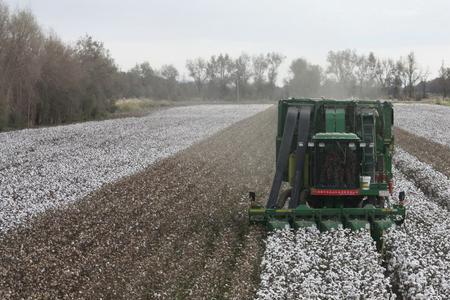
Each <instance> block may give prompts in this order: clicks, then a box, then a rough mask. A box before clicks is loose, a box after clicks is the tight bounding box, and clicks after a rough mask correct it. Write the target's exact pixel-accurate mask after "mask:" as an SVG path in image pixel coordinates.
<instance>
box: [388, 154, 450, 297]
mask: <svg viewBox="0 0 450 300" xmlns="http://www.w3.org/2000/svg"><path fill="white" fill-rule="evenodd" d="M395 159H396V160H398V161H400V162H401V163H398V164H396V165H397V166H398V167H400V170H401V171H402V172H403V171H404V168H408V169H407V170H409V168H411V167H413V168H416V167H417V168H419V171H418V172H417V174H423V173H421V172H422V171H420V170H427V171H426V172H431V174H432V173H433V172H436V171H434V170H432V169H430V168H426V166H425V167H424V166H423V164H422V163H421V162H419V161H418V160H417V159H416V158H415V157H414V156H412V155H410V154H408V153H406V152H404V151H401V150H400V151H397V152H396V155H395ZM408 172H410V171H408ZM408 174H411V173H408ZM394 175H395V182H396V191H395V192H396V193H398V192H399V191H401V190H404V191H406V194H407V199H408V206H407V210H408V216H407V219H406V222H405V224H404V225H403V226H399V227H397V228H396V230H391V231H389V232H388V234H387V235H386V236H387V241H386V244H387V246H388V253H387V255H388V257H389V259H388V266H387V268H388V270H389V271H390V272H392V273H393V274H392V276H394V277H396V278H398V281H399V282H398V286H399V290H400V293H401V294H402V295H403V296H404V297H405V298H411V299H445V298H446V295H447V296H448V295H449V294H450V288H449V286H448V284H446V283H447V282H449V280H450V256H449V255H448V253H449V252H450V227H449V224H448V219H449V218H450V213H449V212H448V211H447V210H446V209H445V208H443V207H442V206H439V205H438V204H437V203H442V202H441V201H439V200H438V199H437V197H436V198H431V199H430V198H428V197H426V196H425V195H424V194H423V192H421V191H420V190H418V189H417V188H416V187H415V185H414V184H413V183H412V182H411V181H408V180H406V179H405V177H404V176H403V175H402V174H401V173H400V172H398V171H397V170H394ZM426 178H428V179H427V180H428V181H427V184H429V185H430V186H434V185H435V184H436V183H435V182H433V181H432V180H431V176H428V175H427V176H423V175H422V176H421V179H422V180H425V179H426ZM436 178H437V179H438V180H439V181H441V182H442V180H443V178H442V177H440V176H437V177H436Z"/></svg>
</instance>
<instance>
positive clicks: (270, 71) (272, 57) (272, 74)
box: [266, 52, 286, 98]
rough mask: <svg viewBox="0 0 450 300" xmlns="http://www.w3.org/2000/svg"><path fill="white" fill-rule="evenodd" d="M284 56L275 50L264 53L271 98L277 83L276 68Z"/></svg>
mask: <svg viewBox="0 0 450 300" xmlns="http://www.w3.org/2000/svg"><path fill="white" fill-rule="evenodd" d="M285 58H286V57H285V56H284V55H282V54H280V53H275V52H271V53H267V55H266V63H267V79H268V82H269V87H270V89H271V95H270V97H271V98H272V97H273V92H274V90H275V87H276V83H277V77H278V69H279V67H280V65H281V63H282V62H283V61H284V59H285Z"/></svg>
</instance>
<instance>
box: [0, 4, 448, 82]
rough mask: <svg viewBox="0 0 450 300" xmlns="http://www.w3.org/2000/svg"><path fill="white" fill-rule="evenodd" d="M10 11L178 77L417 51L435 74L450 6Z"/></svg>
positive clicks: (128, 62) (125, 65)
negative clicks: (221, 63) (233, 59)
mask: <svg viewBox="0 0 450 300" xmlns="http://www.w3.org/2000/svg"><path fill="white" fill-rule="evenodd" d="M4 2H5V3H7V4H8V5H9V6H10V8H11V9H12V10H14V9H16V8H30V9H31V10H32V12H33V13H34V14H35V15H36V18H37V20H38V22H39V23H40V24H41V25H42V26H43V27H44V28H46V29H47V30H54V31H55V32H56V33H57V34H58V36H60V37H61V38H62V39H63V40H64V41H66V42H69V43H73V42H75V41H76V40H77V39H78V38H79V37H80V36H83V35H85V34H89V35H92V36H93V37H94V38H95V39H97V40H100V41H102V42H104V44H105V47H107V48H108V49H109V50H110V51H111V55H112V57H113V58H114V59H115V61H116V63H117V64H118V66H119V67H120V68H121V69H123V70H127V69H129V68H131V67H133V66H134V65H135V64H136V63H140V62H143V61H149V62H150V64H151V65H152V66H153V67H155V68H159V67H161V65H163V64H173V65H174V66H175V67H177V68H178V69H179V71H180V79H183V75H185V76H186V78H187V77H188V76H187V71H186V69H185V63H186V60H187V59H189V58H195V57H199V56H201V57H204V58H208V57H209V56H211V55H214V54H219V53H229V54H230V55H232V56H238V55H239V54H241V53H242V52H246V53H248V54H258V53H265V52H269V51H276V52H280V53H282V54H284V55H285V56H286V57H287V59H286V60H285V62H284V63H283V65H282V66H281V70H280V71H281V72H280V73H281V74H280V75H281V76H280V79H282V78H283V77H285V76H287V70H288V67H289V64H290V62H291V61H292V59H295V58H298V57H303V58H306V59H308V60H309V61H310V62H312V63H314V64H320V65H321V66H325V64H326V55H327V52H328V51H329V50H341V49H347V48H349V49H355V50H356V51H357V52H358V53H360V54H363V53H365V54H367V53H369V52H370V51H373V52H374V53H375V54H376V55H377V56H379V57H392V58H394V59H397V58H399V57H400V56H403V57H404V56H406V55H407V54H408V53H409V52H410V51H414V52H415V53H416V57H417V60H418V62H419V64H420V66H421V67H423V68H425V69H426V68H429V71H430V72H431V75H432V77H433V76H437V71H438V68H439V67H440V65H441V62H442V60H445V61H447V62H450V39H449V38H450V34H449V33H448V28H447V27H446V26H444V25H446V24H445V23H446V20H447V18H446V17H447V15H448V11H450V2H447V1H443V0H439V1H438V0H435V1H421V0H415V1H405V0H401V1H395V2H394V1H387V0H382V1H378V2H377V3H376V4H369V2H368V1H356V0H349V1H345V4H343V3H342V2H343V1H337V0H333V1H320V2H312V1H294V0H285V1H277V2H275V1H254V0H251V1H246V2H245V3H240V2H239V1H206V0H195V1H189V2H177V1H173V0H169V1H136V0H131V1H127V2H123V1H106V0H97V1H87V0H81V1H80V0H78V1H74V0H66V1H50V0H39V1H31V0H4Z"/></svg>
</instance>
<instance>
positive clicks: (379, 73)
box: [375, 59, 395, 94]
mask: <svg viewBox="0 0 450 300" xmlns="http://www.w3.org/2000/svg"><path fill="white" fill-rule="evenodd" d="M394 73H395V63H394V61H393V60H392V59H378V60H377V63H376V66H375V79H376V81H377V83H378V85H379V86H380V88H381V90H382V92H383V93H384V94H388V93H389V87H390V86H391V85H393V82H394Z"/></svg>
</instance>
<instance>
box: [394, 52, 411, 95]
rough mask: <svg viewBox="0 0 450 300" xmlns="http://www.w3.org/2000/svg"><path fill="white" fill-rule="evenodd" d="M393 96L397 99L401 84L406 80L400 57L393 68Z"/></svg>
mask: <svg viewBox="0 0 450 300" xmlns="http://www.w3.org/2000/svg"><path fill="white" fill-rule="evenodd" d="M393 72H394V77H393V97H394V98H396V99H399V98H401V97H402V89H403V85H404V84H405V83H406V82H407V76H408V75H407V71H406V67H405V63H404V61H403V59H402V58H400V59H399V60H397V62H396V63H395V68H394V70H393Z"/></svg>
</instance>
